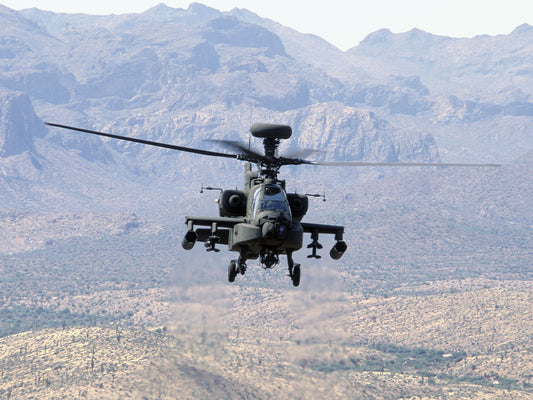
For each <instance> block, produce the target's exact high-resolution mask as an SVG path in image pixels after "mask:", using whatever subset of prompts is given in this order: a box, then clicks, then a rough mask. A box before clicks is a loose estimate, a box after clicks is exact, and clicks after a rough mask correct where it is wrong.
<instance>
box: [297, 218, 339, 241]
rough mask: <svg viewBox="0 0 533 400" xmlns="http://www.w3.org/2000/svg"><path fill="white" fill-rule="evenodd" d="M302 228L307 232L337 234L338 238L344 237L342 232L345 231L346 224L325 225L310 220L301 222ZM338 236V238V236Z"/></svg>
mask: <svg viewBox="0 0 533 400" xmlns="http://www.w3.org/2000/svg"><path fill="white" fill-rule="evenodd" d="M301 224H302V228H304V232H306V233H311V234H313V233H315V232H316V233H317V234H320V233H325V234H330V235H335V236H336V237H335V238H336V239H337V240H341V239H342V234H343V233H344V226H339V225H323V224H313V223H310V222H301ZM337 236H338V238H337Z"/></svg>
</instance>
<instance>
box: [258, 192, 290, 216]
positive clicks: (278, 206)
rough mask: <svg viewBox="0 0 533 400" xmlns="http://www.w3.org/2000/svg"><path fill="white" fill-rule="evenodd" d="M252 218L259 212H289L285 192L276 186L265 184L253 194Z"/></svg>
mask: <svg viewBox="0 0 533 400" xmlns="http://www.w3.org/2000/svg"><path fill="white" fill-rule="evenodd" d="M253 210H254V216H257V215H258V214H259V213H260V212H261V211H267V210H268V211H278V212H290V207H289V202H288V201H287V197H286V196H285V192H284V191H283V190H282V189H281V187H280V186H279V185H277V184H265V185H263V186H262V187H261V188H259V189H258V190H256V192H255V193H254V199H253Z"/></svg>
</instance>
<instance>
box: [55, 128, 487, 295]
mask: <svg viewBox="0 0 533 400" xmlns="http://www.w3.org/2000/svg"><path fill="white" fill-rule="evenodd" d="M47 125H50V126H54V127H59V128H65V129H70V130H75V131H80V132H85V133H90V134H94V135H99V136H105V137H110V138H114V139H122V140H128V141H131V142H136V143H142V144H146V145H151V146H157V147H163V148H167V149H173V150H179V151H186V152H189V153H195V154H201V155H206V156H214V157H225V158H234V159H237V160H241V161H245V162H246V164H245V174H244V189H243V190H222V189H220V191H221V193H220V198H219V200H218V207H219V215H220V217H186V218H185V223H186V224H187V233H186V234H185V237H184V239H183V241H182V246H183V248H184V249H186V250H190V249H192V248H193V246H194V244H195V243H196V242H197V241H199V242H204V244H205V247H206V249H207V251H214V252H218V251H219V249H218V248H217V247H216V246H217V245H227V246H228V248H229V250H230V251H235V252H238V253H239V257H238V258H237V259H236V260H231V261H230V263H229V267H228V280H229V281H230V282H233V281H234V280H235V277H236V276H237V274H239V273H240V274H242V275H244V273H245V272H246V261H247V260H255V259H257V258H259V260H260V262H261V264H262V265H263V267H264V268H272V267H274V266H276V265H277V264H279V261H280V259H279V257H280V255H286V256H287V263H288V268H289V276H290V277H291V279H292V283H293V285H294V286H298V285H299V284H300V264H297V263H295V262H294V260H293V257H292V256H293V253H294V252H296V251H298V250H300V249H301V248H302V246H303V238H304V234H306V233H307V234H310V235H311V236H310V238H311V243H309V244H308V245H307V248H309V249H311V254H310V255H309V256H308V258H320V256H319V255H318V254H317V250H319V249H321V248H322V245H321V244H320V243H319V241H318V239H319V235H321V234H327V235H334V236H335V241H336V242H335V244H334V245H333V247H332V248H331V250H330V252H329V254H330V256H331V258H333V259H335V260H338V259H340V258H341V257H342V255H343V254H344V253H345V252H346V249H347V245H346V242H344V240H343V234H344V227H343V226H337V225H324V224H315V223H310V222H303V221H302V219H303V217H304V216H305V214H306V213H307V209H308V195H304V194H297V193H287V191H286V185H285V181H284V180H279V179H278V172H279V169H280V168H281V167H282V166H284V165H301V164H308V165H333V166H355V167H358V166H386V167H391V166H392V167H398V166H410V167H413V166H414V167H417V166H418V167H420V166H422V167H423V166H443V167H471V166H472V167H492V166H497V165H496V164H456V163H454V164H446V163H386V162H362V161H361V162H360V161H354V162H351V161H348V162H320V161H309V160H304V159H301V158H297V156H298V154H296V155H292V156H290V157H280V156H278V155H277V149H278V146H279V144H280V140H284V139H289V138H290V137H291V135H292V129H291V127H290V126H288V125H275V124H265V123H256V124H253V125H252V127H251V129H250V131H251V133H252V135H253V136H254V137H256V138H261V139H263V146H264V154H261V153H258V152H255V151H253V150H251V149H248V148H246V147H245V146H242V145H241V144H239V143H237V142H233V141H227V140H218V141H216V142H220V143H222V144H223V145H225V146H226V147H229V148H231V149H232V150H234V151H236V153H231V154H230V153H220V152H215V151H208V150H201V149H195V148H190V147H182V146H176V145H171V144H166V143H159V142H153V141H148V140H143V139H137V138H132V137H127V136H118V135H113V134H110V133H104V132H97V131H91V130H88V129H81V128H75V127H71V126H66V125H60V124H53V123H47ZM252 164H256V165H257V167H258V169H256V170H253V169H252ZM207 189H211V188H207ZM197 227H201V228H197Z"/></svg>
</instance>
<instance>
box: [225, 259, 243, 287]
mask: <svg viewBox="0 0 533 400" xmlns="http://www.w3.org/2000/svg"><path fill="white" fill-rule="evenodd" d="M245 272H246V259H243V258H239V259H238V260H231V261H230V263H229V266H228V281H230V282H235V277H236V276H237V274H238V273H240V274H241V275H244V273H245Z"/></svg>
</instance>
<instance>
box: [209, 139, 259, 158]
mask: <svg viewBox="0 0 533 400" xmlns="http://www.w3.org/2000/svg"><path fill="white" fill-rule="evenodd" d="M204 141H205V142H210V143H217V144H221V145H222V146H224V147H226V148H228V149H231V150H233V151H238V152H240V153H241V154H244V155H246V157H247V160H248V161H252V160H257V161H259V160H261V159H264V158H265V156H264V155H263V154H261V153H258V152H256V151H254V150H252V149H249V148H246V147H245V146H244V145H243V144H242V143H240V142H238V141H236V140H225V139H206V140H204Z"/></svg>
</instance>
